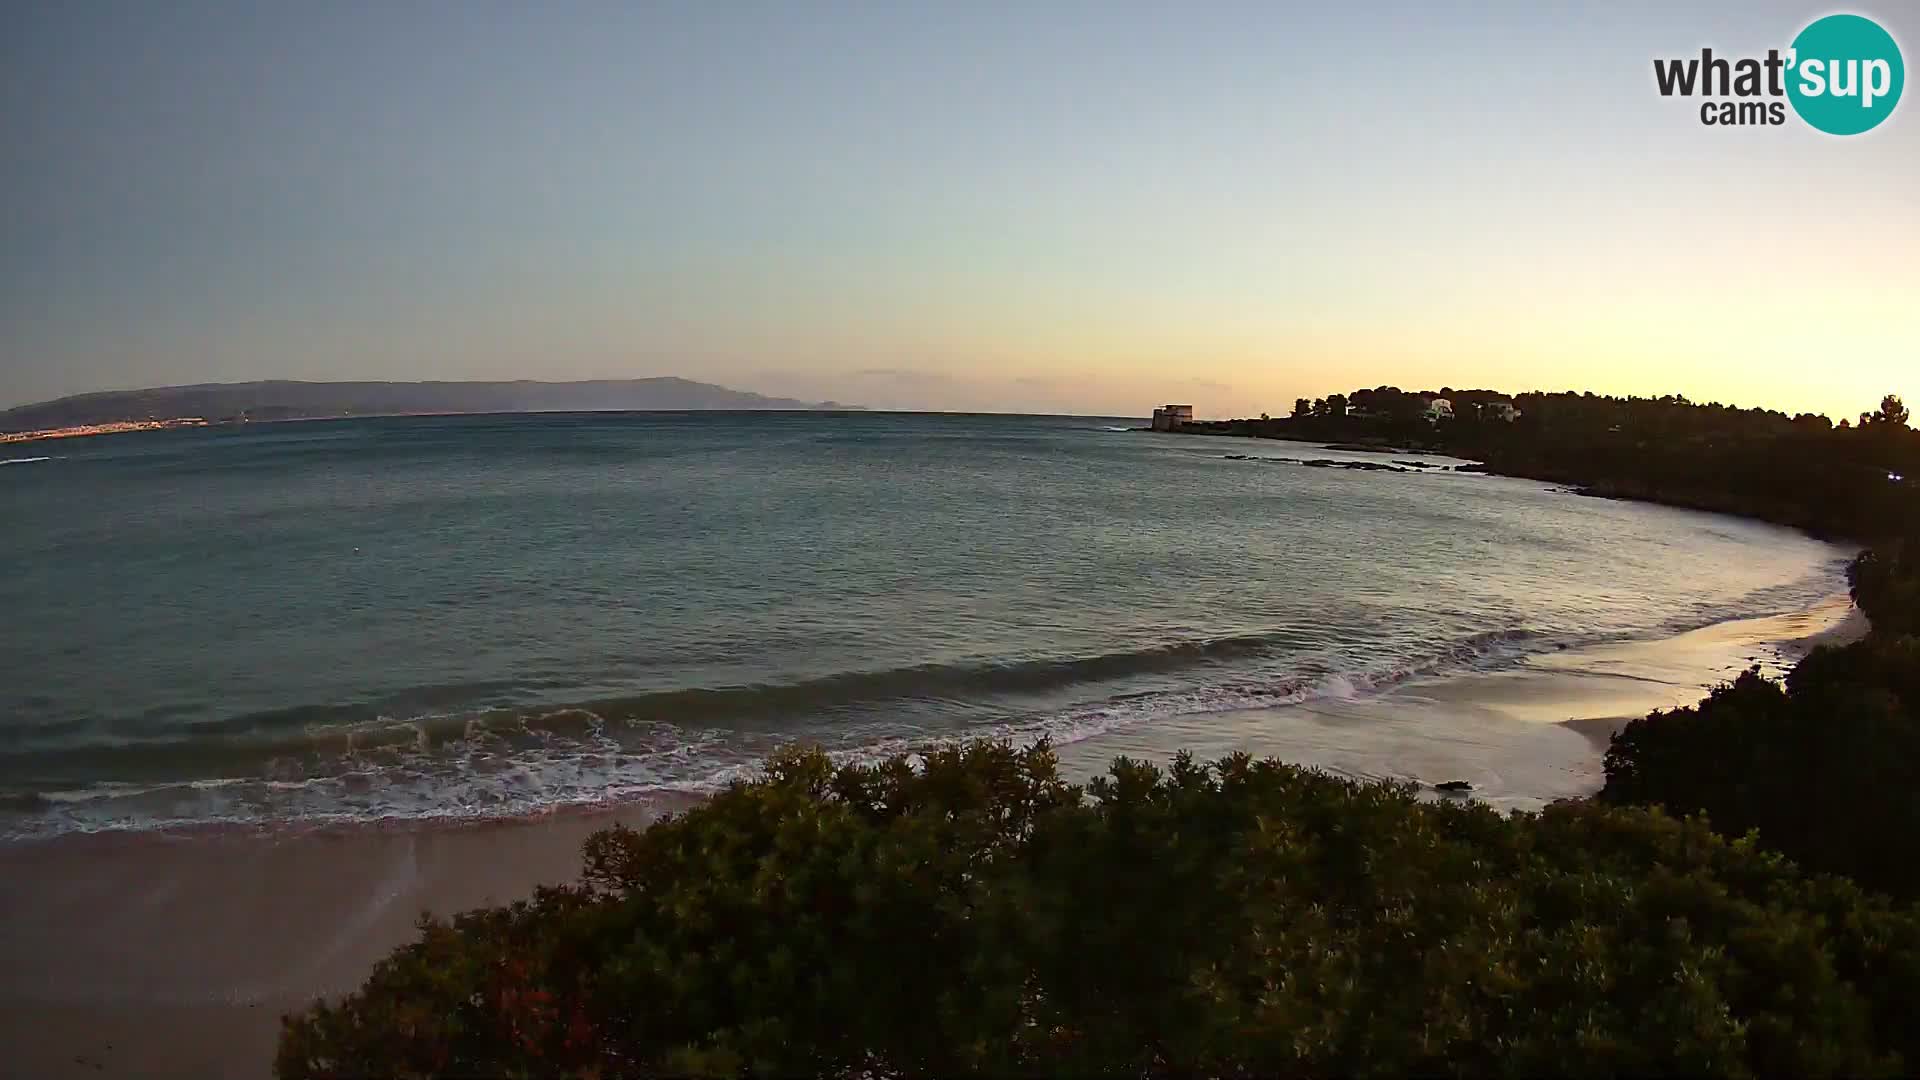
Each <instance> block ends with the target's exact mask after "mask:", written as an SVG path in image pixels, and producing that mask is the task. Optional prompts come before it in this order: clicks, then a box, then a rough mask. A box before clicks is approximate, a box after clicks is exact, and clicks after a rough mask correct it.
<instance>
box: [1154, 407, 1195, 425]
mask: <svg viewBox="0 0 1920 1080" xmlns="http://www.w3.org/2000/svg"><path fill="white" fill-rule="evenodd" d="M1191 423H1193V406H1191V405H1162V406H1160V407H1159V408H1157V409H1155V410H1153V430H1155V431H1179V430H1180V427H1181V425H1183V424H1191Z"/></svg>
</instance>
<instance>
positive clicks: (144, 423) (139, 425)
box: [0, 416, 207, 443]
mask: <svg viewBox="0 0 1920 1080" xmlns="http://www.w3.org/2000/svg"><path fill="white" fill-rule="evenodd" d="M206 426H207V421H206V420H205V419H203V418H201V417H198V416H179V417H175V418H173V419H171V420H118V421H115V422H113V423H110V424H74V425H72V426H69V427H57V428H43V429H41V430H39V431H15V432H12V433H10V434H0V443H23V442H38V441H39V440H41V439H77V438H80V437H81V436H83V435H118V434H120V433H121V432H123V431H161V430H164V429H166V428H180V427H206Z"/></svg>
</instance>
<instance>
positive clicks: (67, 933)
mask: <svg viewBox="0 0 1920 1080" xmlns="http://www.w3.org/2000/svg"><path fill="white" fill-rule="evenodd" d="M1863 631H1864V620H1862V619H1861V618H1860V616H1859V615H1858V613H1857V612H1854V611H1853V610H1852V609H1851V607H1850V606H1849V604H1848V602H1847V600H1846V598H1845V597H1844V596H1838V597H1834V598H1831V599H1830V600H1828V601H1826V602H1824V603H1822V604H1820V605H1818V606H1816V607H1814V608H1813V609H1811V610H1809V611H1806V612H1802V613H1797V614H1793V615H1785V616H1774V617H1770V618H1763V619H1747V620H1737V621H1733V622H1727V623H1720V624H1717V625H1714V626H1709V627H1706V628H1703V629H1700V630H1695V631H1692V632H1689V633H1685V634H1681V635H1678V636H1675V637H1672V638H1668V639H1665V640H1659V641H1645V642H1634V643H1627V644H1614V645H1603V646H1595V647H1591V648H1582V649H1569V650H1565V651H1563V652H1558V653H1554V654H1549V655H1546V656H1538V657H1534V658H1531V659H1529V660H1527V661H1525V662H1523V663H1520V664H1517V665H1515V666H1513V667H1511V668H1507V669H1502V670H1497V671H1492V672H1487V673H1483V674H1475V675H1466V676H1451V677H1445V678H1430V679H1424V680H1414V681H1411V682H1408V683H1405V684H1402V685H1400V686H1397V687H1395V688H1393V689H1391V690H1390V691H1387V692H1385V693H1380V694H1374V695H1371V696H1355V697H1352V698H1345V699H1342V698H1335V699H1321V700H1315V701H1312V702H1307V703H1302V704H1299V705H1293V706H1288V707H1283V708H1275V709H1266V710H1257V711H1246V712H1232V713H1209V714H1200V715H1194V716H1189V717H1183V718H1178V719H1175V720H1171V721H1167V722H1163V723H1156V724H1153V725H1151V726H1143V727H1140V728H1135V729H1128V730H1124V731H1118V732H1114V733H1110V734H1107V735H1102V736H1099V737H1096V738H1092V739H1088V740H1086V741H1084V742H1080V743H1075V744H1072V745H1069V746H1065V747H1062V748H1061V757H1062V761H1063V764H1064V765H1065V767H1066V768H1067V770H1068V771H1069V772H1070V773H1071V774H1073V775H1075V776H1079V777H1084V776H1086V775H1090V774H1093V773H1096V772H1099V771H1101V770H1103V769H1104V768H1105V766H1106V764H1107V762H1109V761H1110V760H1111V759H1112V758H1113V757H1115V756H1117V755H1121V754H1126V755H1131V756H1136V757H1145V758H1150V759H1159V760H1164V759H1165V758H1168V757H1170V756H1171V755H1172V754H1173V753H1174V752H1176V751H1178V750H1180V749H1183V748H1184V749H1190V750H1192V751H1193V752H1194V753H1195V754H1196V755H1197V756H1200V757H1201V758H1214V757H1218V756H1221V755H1223V754H1226V753H1228V752H1231V751H1233V750H1236V749H1244V750H1248V751H1250V752H1253V753H1255V754H1261V755H1267V754H1271V755H1274V756H1278V757H1281V758H1283V759H1285V760H1289V761H1295V762H1300V763H1303V764H1309V765H1316V766H1320V767H1323V768H1327V769H1329V770H1333V771H1336V772H1342V773H1346V774H1349V775H1354V776H1363V777H1391V778H1395V779H1403V780H1415V781H1420V782H1423V783H1427V784H1432V783H1438V782H1442V781H1448V780H1466V781H1468V782H1469V783H1471V784H1473V785H1474V796H1475V797H1478V798H1482V799H1485V800H1486V801H1487V802H1489V803H1490V804H1492V805H1495V806H1499V807H1503V808H1515V809H1531V808H1537V807H1539V806H1541V805H1544V804H1545V803H1547V802H1550V801H1552V800H1553V799H1557V798H1566V797H1577V796H1581V795H1585V794H1588V793H1590V792H1592V791H1593V790H1594V789H1595V788H1597V787H1598V786H1599V784H1600V781H1601V769H1600V760H1601V755H1602V753H1603V752H1604V747H1605V742H1606V738H1607V736H1608V735H1609V734H1610V733H1611V731H1612V730H1613V729H1614V728H1615V727H1617V726H1618V725H1619V724H1620V723H1624V722H1625V721H1626V720H1627V719H1630V718H1632V717H1635V716H1639V715H1642V714H1644V713H1646V712H1647V711H1649V710H1651V709H1655V708H1662V707H1668V706H1673V705H1680V704H1688V703H1691V702H1693V701H1696V700H1698V699H1699V698H1700V697H1701V696H1702V693H1703V692H1704V690H1705V689H1706V688H1708V687H1710V686H1712V685H1714V684H1715V683H1718V682H1722V681H1725V680H1727V679H1729V678H1731V677H1733V676H1734V675H1736V674H1737V673H1738V672H1740V671H1741V670H1743V669H1745V668H1747V667H1750V666H1753V665H1755V664H1758V665H1760V666H1761V667H1762V668H1763V670H1767V671H1769V672H1773V673H1777V672H1779V671H1781V670H1783V669H1784V668H1785V667H1786V666H1788V665H1790V664H1791V663H1792V662H1793V661H1794V660H1795V659H1796V658H1797V657H1798V656H1800V655H1803V654H1804V652H1805V651H1806V650H1807V649H1809V648H1811V647H1812V646H1813V645H1814V644H1817V643H1819V642H1821V641H1835V642H1837V641H1842V640H1845V639H1846V638H1849V637H1851V636H1855V635H1857V634H1859V633H1861V632H1863ZM683 805H685V800H684V799H681V800H678V801H673V802H669V801H665V800H661V801H651V802H640V803H629V804H625V805H622V806H619V807H617V808H600V809H595V810H591V811H566V812H556V813H551V814H545V815H541V816H538V817H535V818H529V819H517V820H509V821H497V822H486V823H475V824H459V825H447V824H441V825H405V826H401V825H395V826H392V827H360V828H283V829H278V830H255V829H248V830H196V831H189V832H179V833H120V834H98V835H90V836H72V837H66V838H61V839H56V840H48V841H35V842H27V843H19V844H14V845H11V846H6V847H0V925H4V927H5V930H4V933H5V935H6V938H5V949H6V955H7V956H8V957H9V963H8V965H7V967H6V969H5V971H4V973H0V1060H5V1061H6V1063H7V1067H8V1070H9V1071H10V1072H11V1073H12V1074H14V1075H20V1076H36V1077H62V1076H90V1077H91V1076H141V1077H173V1076H178V1077H188V1076H192V1077H237V1078H256V1077H262V1076H266V1075H268V1074H269V1072H270V1069H271V1059H272V1051H273V1046H274V1041H275V1038H276V1035H277V1032H278V1021H279V1017H280V1015H281V1014H282V1013H284V1012H286V1011H288V1010H292V1009H297V1008H299V1007H301V1006H303V1005H305V1004H306V1003H308V1002H310V1001H311V1000H312V999H313V998H314V997H316V996H321V995H333V994H338V993H341V992H343V991H346V990H349V989H351V988H352V987H354V986H355V985H357V984H358V983H359V982H360V980H361V979H362V978H363V977H364V976H365V974H366V972H367V971H368V969H369V968H370V967H371V965H372V964H373V963H374V962H375V961H376V960H378V959H379V958H380V957H381V956H383V955H384V954H385V953H386V952H388V951H389V950H390V949H392V948H393V947H394V946H396V945H398V944H401V943H403V942H405V941H407V940H409V939H410V938H411V936H412V933H413V924H414V922H415V920H416V918H417V916H418V914H419V913H420V912H421V911H422V910H428V909H430V910H433V911H437V912H451V911H457V910H462V909H466V908H471V907H475V906H479V905H484V904H489V903H498V902H503V901H507V900H511V899H514V898H517V897H520V896H523V895H525V894H526V893H527V892H528V891H529V890H530V889H531V888H532V887H533V886H534V885H536V884H540V883H552V882H560V881H565V880H569V879H571V878H572V877H573V875H574V873H575V872H576V870H577V867H578V857H577V853H578V848H579V845H580V842H581V841H582V840H583V839H584V838H585V837H586V836H587V835H588V834H589V833H591V832H593V831H594V830H596V829H599V828H603V827H605V826H607V825H610V824H612V823H614V822H625V823H629V824H635V825H639V824H644V823H645V822H647V821H649V820H652V819H653V818H655V817H657V816H658V815H659V814H660V813H662V812H664V811H666V810H669V809H672V808H674V807H676V806H683Z"/></svg>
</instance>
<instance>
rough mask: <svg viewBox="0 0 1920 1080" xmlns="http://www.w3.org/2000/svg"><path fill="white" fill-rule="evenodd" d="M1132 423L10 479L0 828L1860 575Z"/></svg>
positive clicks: (672, 752) (775, 731)
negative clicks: (1248, 457) (1283, 459)
mask: <svg viewBox="0 0 1920 1080" xmlns="http://www.w3.org/2000/svg"><path fill="white" fill-rule="evenodd" d="M1138 423H1140V421H1137V420H1090V419H1080V418H1053V417H982V416H923V415H906V414H864V413H862V414H822V413H786V414H773V413H758V414H737V413H735V414H721V413H694V414H585V415H579V414H575V415H535V416H487V417H433V418H392V419H376V420H360V421H329V422H309V423H292V424H275V425H257V426H252V427H246V428H225V429H207V430H182V431H169V432H154V433H141V434H132V435H119V436H110V437H101V438H94V439H84V440H71V441H65V442H53V443H36V444H29V445H28V446H26V447H21V446H14V447H9V448H7V449H8V451H9V452H10V453H8V454H0V457H4V458H7V459H9V461H10V463H9V464H7V465H5V466H4V467H0V522H4V535H3V536H0V553H3V554H4V560H5V566H6V573H5V576H4V579H0V612H4V619H3V620H0V799H3V800H4V807H5V809H4V810H0V814H3V815H4V819H3V820H0V827H3V828H4V829H5V830H6V831H8V832H11V833H13V834H23V833H24V834H36V833H46V832H53V831H61V830H70V829H76V828H83V829H90V828H102V827H120V826H140V825H152V824H159V823H177V822H199V821H262V820H278V819H284V818H301V819H334V818H341V817H350V818H368V817H382V816H389V815H400V816H424V815H482V814H499V813H515V812H523V811H527V810H533V809H537V808H540V807H543V806H550V805H553V804H557V803H569V802H579V801H587V800H598V799H603V798H617V797H621V796H623V795H628V794H632V793H636V792H642V791H647V790H653V789H661V788H670V789H684V790H700V789H704V788H707V787H710V786H712V785H714V784H716V783H720V782H724V780H726V779H727V778H729V777H731V776H734V775H738V774H739V773H740V771H741V770H742V769H744V768H747V767H750V766H751V764H752V763H753V762H755V761H757V760H758V759H759V758H760V757H761V756H762V755H763V754H764V753H765V752H766V751H767V749H769V748H770V747H772V746H775V745H778V744H780V743H782V742H785V741H788V740H791V739H795V738H804V739H808V740H812V741H816V742H819V743H822V744H824V745H826V746H827V747H828V748H829V749H832V750H835V751H838V752H844V753H848V754H862V753H871V752H879V751H885V750H889V749H898V748H902V747H907V746H911V745H913V744H915V743H917V742H924V741H926V740H929V739H936V738H943V737H948V736H954V735H959V734H963V733H970V732H991V733H997V734H1004V735H1011V736H1016V737H1029V736H1034V735H1039V734H1047V735H1051V736H1052V737H1054V738H1056V739H1058V740H1063V741H1071V740H1075V739H1080V738H1085V737H1087V736H1089V735H1092V734H1096V733H1099V732H1102V731H1108V730H1113V729H1116V728H1128V727H1140V726H1149V725H1152V724H1154V723H1155V722H1156V720H1163V719H1165V718H1168V717H1172V716H1176V715H1178V716H1190V715H1192V714H1206V713H1212V712H1221V711H1225V710H1231V709H1244V708H1247V707H1249V706H1259V705H1262V704H1279V703H1285V702H1290V701H1298V700H1302V699H1305V698H1311V697H1313V696H1315V695H1352V694H1356V693H1367V692H1370V691H1372V690H1377V689H1379V688H1382V687H1385V686H1389V685H1392V684H1393V683H1395V682H1398V681H1400V680H1404V679H1406V678H1409V677H1411V676H1414V675H1425V674H1433V673H1442V674H1444V673H1445V672H1447V671H1451V670H1461V671H1469V670H1482V669H1486V668H1488V667H1497V666H1499V665H1502V664H1509V663H1513V662H1515V661H1516V660H1517V659H1519V658H1521V657H1524V656H1525V655H1528V654H1530V653H1534V652H1539V651H1544V650H1551V649H1556V648H1560V647H1564V646H1567V645H1570V644H1577V643H1585V642H1591V641H1597V640H1611V639H1627V638H1634V637H1649V636H1658V635H1662V634H1666V633H1671V632H1673V631H1676V630H1680V629H1685V628H1689V627H1692V626H1699V625H1703V624H1706V623H1710V622H1714V621H1717V620H1721V619H1727V618H1733V617H1739V616H1749V615H1760V614H1770V613H1774V612H1780V611H1790V610H1796V609H1798V608H1802V607H1805V606H1806V605H1807V604H1809V603H1811V602H1812V601H1813V600H1815V599H1817V598H1819V597H1821V596H1824V595H1828V594H1830V593H1832V592H1833V591H1834V590H1835V589H1836V588H1838V587H1839V583H1840V579H1839V562H1838V557H1839V553H1838V552H1837V551H1836V549H1834V548H1832V547H1829V546H1827V545H1824V544H1820V543H1817V542H1815V541H1813V540H1810V539H1807V538H1805V537H1803V536H1800V535H1799V534H1796V533H1793V532H1790V531H1787V530H1783V529H1778V528H1774V527H1771V526H1766V525H1761V524H1757V523H1750V522H1743V521H1738V520H1734V519H1729V518H1723V517H1715V516H1710V515H1702V514H1695V513H1690V512H1686V511H1679V510H1672V509H1666V508H1661V507H1651V506H1643V505H1636V504H1630V503H1622V502H1611V501H1605V500H1597V499H1587V498H1580V497H1576V496H1572V495H1568V494H1566V493H1563V492H1558V491H1555V490H1553V489H1551V488H1549V487H1547V486H1545V485H1541V484H1535V483H1531V482H1526V481H1518V480H1509V479H1504V478H1496V477H1486V476H1480V475H1476V474H1469V473H1453V472H1428V473H1420V474H1400V473H1375V472H1359V471H1345V470H1338V469H1326V468H1307V467H1301V466H1298V465H1290V464H1283V463H1274V462H1260V461H1237V460H1228V459H1226V458H1225V456H1224V455H1226V454H1229V453H1232V454H1246V453H1251V454H1257V455H1265V456H1269V457H1273V456H1290V457H1296V458H1302V457H1304V458H1335V459H1341V460H1366V459H1367V458H1366V456H1365V455H1353V454H1342V453H1337V452H1329V451H1322V450H1320V449H1319V448H1317V447H1305V446H1300V445H1298V444H1287V443H1274V442H1249V441H1244V440H1226V439H1217V438H1200V437H1192V436H1176V435H1154V434H1147V433H1140V432H1127V431H1122V430H1115V429H1118V428H1123V427H1125V426H1128V425H1131V424H1138ZM37 457H44V458H45V460H18V459H27V458H37ZM1376 460H1384V459H1376ZM1428 460H1434V459H1428Z"/></svg>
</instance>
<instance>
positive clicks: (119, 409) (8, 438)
mask: <svg viewBox="0 0 1920 1080" xmlns="http://www.w3.org/2000/svg"><path fill="white" fill-rule="evenodd" d="M860 408H861V406H858V405H848V404H843V403H841V402H837V401H820V402H808V401H800V400H798V399H795V398H782V397H767V396H765V395H762V394H755V393H751V392H749V391H745V390H734V389H731V388H729V387H725V386H718V385H715V384H713V383H702V382H694V381H693V380H690V379H681V378H671V377H667V378H652V379H601V380H591V381H582V382H535V381H530V380H521V381H515V382H317V383H316V382H297V381H289V380H271V381H264V382H247V383H208V384H202V385H195V386H163V387H151V388H147V389H140V390H110V391H104V392H100V393H92V394H76V395H73V396H70V397H64V398H59V399H57V400H53V401H44V402H36V403H33V404H29V405H21V406H17V407H15V408H11V409H7V410H5V411H0V441H5V442H26V441H32V440H36V439H43V438H64V437H74V436H80V435H96V434H113V433H117V432H122V431H148V430H155V429H160V428H168V427H189V426H200V425H203V424H204V425H212V424H228V423H260V422H266V421H276V420H336V419H346V418H351V417H369V416H466V415H475V414H489V413H539V412H638V411H665V412H681V411H708V410H737V411H845V410H858V409H860Z"/></svg>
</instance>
